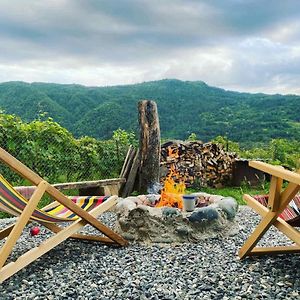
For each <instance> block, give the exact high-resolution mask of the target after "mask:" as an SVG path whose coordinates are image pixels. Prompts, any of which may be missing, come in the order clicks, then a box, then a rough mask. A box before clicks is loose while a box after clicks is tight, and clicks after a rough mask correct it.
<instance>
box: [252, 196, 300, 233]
mask: <svg viewBox="0 0 300 300" xmlns="http://www.w3.org/2000/svg"><path fill="white" fill-rule="evenodd" d="M253 198H254V199H256V200H257V201H258V202H259V203H260V204H262V205H263V206H265V207H267V206H268V199H269V195H255V196H253ZM279 217H280V218H282V219H283V220H285V221H286V222H287V223H288V224H290V225H291V226H295V227H299V226H300V194H298V195H296V196H295V197H294V199H293V200H292V201H291V202H290V203H289V205H288V206H287V207H286V208H285V210H284V211H283V212H282V213H281V214H280V215H279Z"/></svg>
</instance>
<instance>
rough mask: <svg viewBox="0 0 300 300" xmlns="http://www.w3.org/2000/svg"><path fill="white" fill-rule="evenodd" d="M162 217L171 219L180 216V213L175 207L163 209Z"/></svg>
mask: <svg viewBox="0 0 300 300" xmlns="http://www.w3.org/2000/svg"><path fill="white" fill-rule="evenodd" d="M162 215H163V217H165V218H172V217H177V216H179V215H181V212H180V210H179V209H178V208H175V207H163V208H162Z"/></svg>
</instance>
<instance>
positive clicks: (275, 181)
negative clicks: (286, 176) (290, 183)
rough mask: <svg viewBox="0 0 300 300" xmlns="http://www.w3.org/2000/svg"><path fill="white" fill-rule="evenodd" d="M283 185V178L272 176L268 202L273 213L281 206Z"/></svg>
mask: <svg viewBox="0 0 300 300" xmlns="http://www.w3.org/2000/svg"><path fill="white" fill-rule="evenodd" d="M282 183H283V180H282V178H278V177H276V176H272V178H271V183H270V194H269V200H268V206H269V208H270V210H271V211H277V210H278V208H279V205H280V203H279V200H280V193H281V188H282Z"/></svg>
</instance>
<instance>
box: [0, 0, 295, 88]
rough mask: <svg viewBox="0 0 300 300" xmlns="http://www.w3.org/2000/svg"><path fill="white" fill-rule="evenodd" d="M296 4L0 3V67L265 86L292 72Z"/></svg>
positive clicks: (224, 0) (175, 0)
mask: <svg viewBox="0 0 300 300" xmlns="http://www.w3.org/2000/svg"><path fill="white" fill-rule="evenodd" d="M299 9H300V1H297V0H294V1H292V0H285V1H280V0H277V1H276V0H273V1H272V0H269V1H267V0H261V1H259V0H257V1H254V0H252V1H250V0H218V1H217V0H211V1H196V0H194V1H193V0H165V1H161V0H160V1H158V0H152V1H149V0H123V1H97V0H60V1H47V2H45V1H30V0H27V1H16V0H10V1H2V3H1V10H0V53H1V55H0V64H1V65H2V66H5V65H6V66H7V67H8V69H9V68H10V69H11V70H13V67H11V66H14V65H16V64H17V65H19V66H20V67H21V66H23V68H24V74H30V72H29V71H28V70H32V72H34V70H36V76H35V77H34V76H33V78H37V77H38V76H41V77H42V78H46V79H47V76H50V75H49V74H50V73H51V76H50V77H49V78H50V79H49V80H53V78H55V68H57V67H59V68H60V70H59V72H58V73H57V74H58V75H57V76H58V80H75V81H76V77H75V75H72V76H70V73H72V70H73V74H80V73H79V71H78V73H77V72H76V70H83V69H84V70H85V71H84V72H82V74H83V73H84V74H85V75H86V76H87V78H86V80H85V79H84V78H83V77H82V76H81V75H80V76H79V75H78V77H77V78H78V79H77V80H80V81H84V83H87V82H89V79H88V78H89V77H88V76H89V75H88V73H89V71H88V70H91V71H90V73H93V76H96V75H95V74H94V70H98V72H99V74H101V75H99V78H100V79H99V82H103V80H102V76H104V75H102V73H101V72H102V71H106V72H108V73H109V75H108V76H107V77H109V78H110V80H111V82H112V83H115V82H116V81H117V82H118V83H122V82H120V81H122V77H120V74H122V76H123V78H124V82H127V80H128V79H127V78H126V74H127V73H128V72H132V74H134V75H132V80H139V79H140V81H142V80H148V79H160V78H161V77H168V76H170V77H178V78H180V79H189V80H204V81H208V82H209V83H211V84H215V85H220V86H224V87H226V86H229V87H231V86H237V87H241V88H246V89H247V88H249V89H251V88H254V87H258V88H259V87H262V88H263V87H264V86H266V85H268V84H270V82H271V83H272V84H273V85H275V83H274V82H284V81H285V82H287V81H288V80H289V78H292V77H293V76H294V77H297V78H298V75H299V72H298V71H297V69H296V66H297V67H298V65H299V64H298V61H299V57H298V56H297V55H295V54H293V53H295V52H297V50H295V49H297V47H298V46H300V41H299V35H298V33H297V32H298V31H297V30H296V29H297V28H299V27H298V26H299V21H298V20H299V19H300V18H299V17H300V10H299ZM283 29H284V30H283ZM276 42H278V44H276ZM251 43H252V44H251ZM3 68H4V67H3ZM64 69H65V72H66V75H63V71H62V70H64ZM43 70H44V74H45V75H44V76H43ZM19 71H20V72H21V69H19ZM11 72H13V71H11ZM114 74H115V75H114ZM7 76H8V77H9V76H12V78H11V79H14V78H13V75H9V74H8V73H7ZM24 76H25V75H24ZM114 76H115V78H116V80H114V79H113V78H114ZM127 76H129V77H130V74H128V75H127ZM66 78H67V79H66ZM273 79H274V80H273ZM275 79H276V80H275ZM90 80H91V82H93V84H94V81H93V80H94V79H90ZM28 81H30V78H28ZM291 82H295V81H294V80H291ZM79 83H81V82H79Z"/></svg>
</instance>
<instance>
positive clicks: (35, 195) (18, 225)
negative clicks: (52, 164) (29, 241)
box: [0, 181, 48, 269]
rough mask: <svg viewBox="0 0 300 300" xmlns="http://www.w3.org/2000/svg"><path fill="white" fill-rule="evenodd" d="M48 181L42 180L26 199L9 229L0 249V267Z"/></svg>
mask: <svg viewBox="0 0 300 300" xmlns="http://www.w3.org/2000/svg"><path fill="white" fill-rule="evenodd" d="M47 185H48V183H47V182H46V181H42V182H41V183H40V184H39V185H38V187H37V189H36V190H35V192H34V193H33V195H32V197H31V198H30V200H29V201H28V203H27V205H26V207H25V209H24V210H23V212H22V213H21V215H20V217H19V218H18V220H17V222H16V223H15V225H14V227H13V229H12V230H11V231H10V233H9V235H8V238H7V240H6V241H5V243H4V245H3V246H2V248H1V250H0V269H1V267H3V265H4V264H5V262H6V260H7V258H8V256H9V254H10V253H11V251H12V249H13V247H14V245H15V244H16V242H17V240H18V239H19V237H20V235H21V233H22V231H23V229H24V227H25V226H26V224H27V223H28V221H29V219H30V217H31V215H32V213H33V211H34V209H35V208H36V207H37V204H38V203H39V201H40V199H41V198H42V196H43V194H44V193H45V191H46V188H47Z"/></svg>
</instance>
